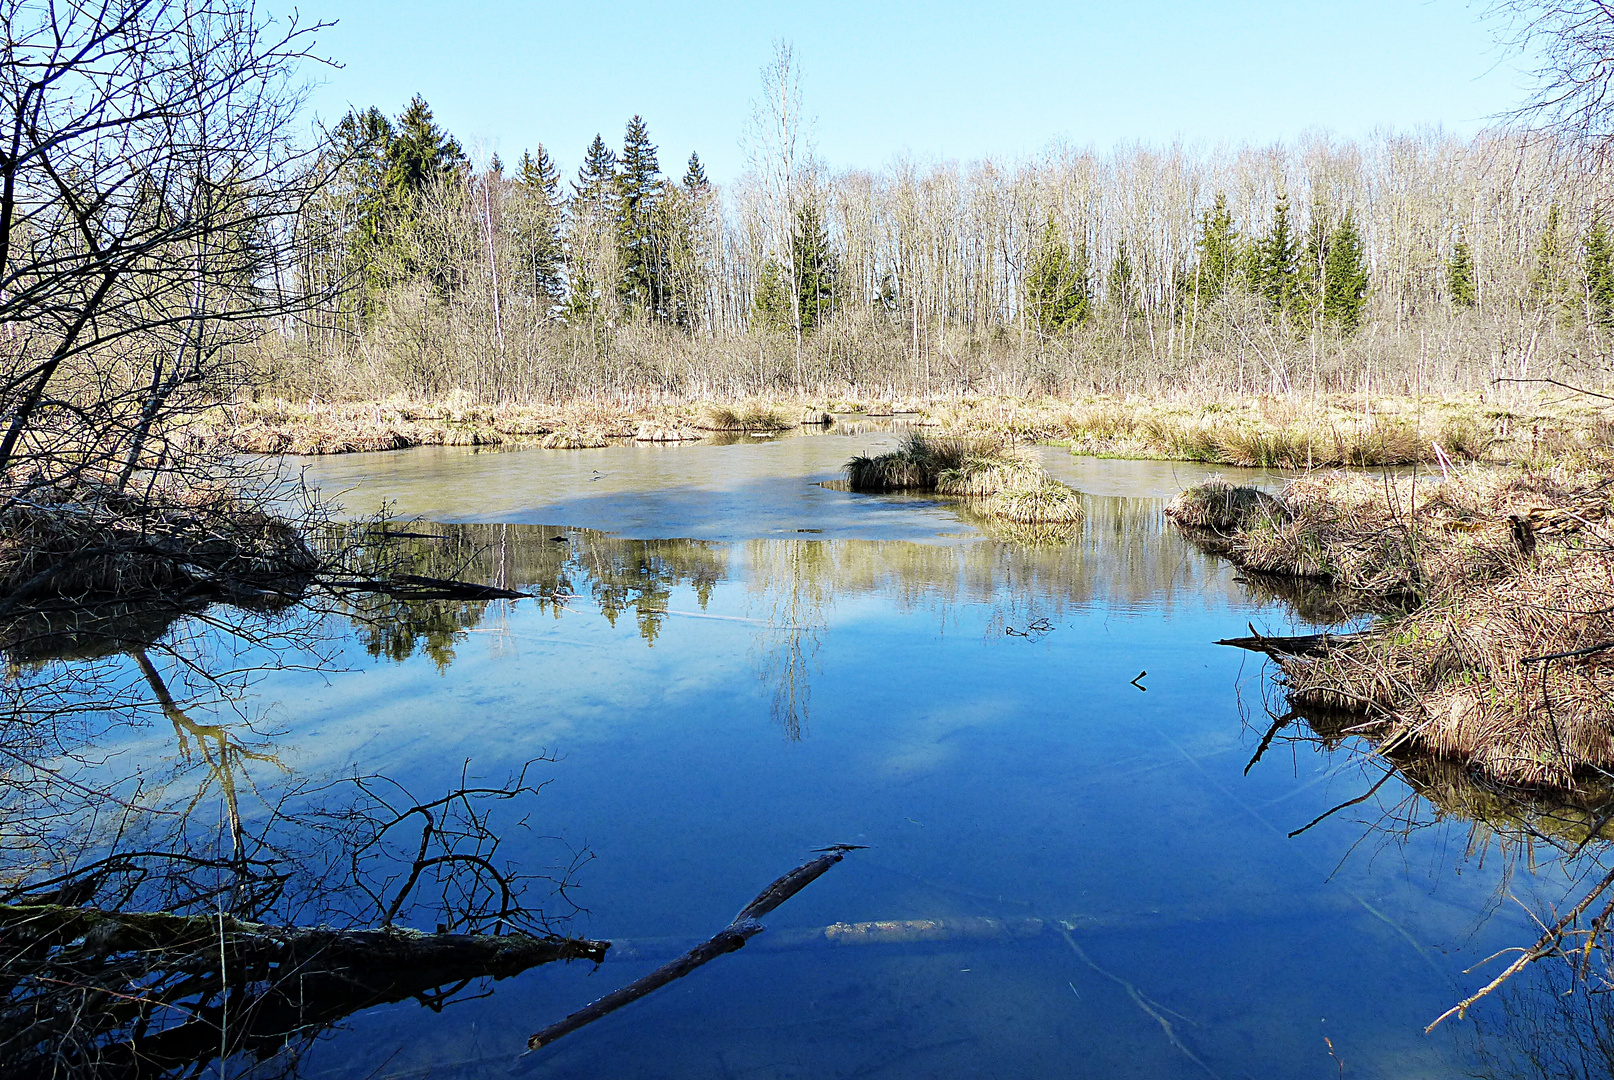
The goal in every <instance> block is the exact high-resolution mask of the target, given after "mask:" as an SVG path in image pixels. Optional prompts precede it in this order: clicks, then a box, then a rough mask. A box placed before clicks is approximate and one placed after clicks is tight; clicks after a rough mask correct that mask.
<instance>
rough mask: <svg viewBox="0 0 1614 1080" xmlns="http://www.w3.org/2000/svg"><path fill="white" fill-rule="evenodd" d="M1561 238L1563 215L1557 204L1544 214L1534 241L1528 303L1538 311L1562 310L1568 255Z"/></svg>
mask: <svg viewBox="0 0 1614 1080" xmlns="http://www.w3.org/2000/svg"><path fill="white" fill-rule="evenodd" d="M1566 248H1567V245H1566V244H1565V243H1564V237H1563V215H1562V212H1561V211H1560V210H1559V209H1558V204H1557V203H1553V204H1552V206H1551V207H1549V208H1548V210H1547V223H1546V225H1544V226H1543V227H1542V229H1541V238H1540V239H1539V240H1537V241H1536V251H1535V265H1534V266H1533V267H1532V269H1531V271H1530V301H1531V303H1534V304H1536V305H1538V306H1540V307H1545V308H1553V307H1562V306H1563V303H1564V299H1565V296H1564V293H1565V284H1566V282H1567V277H1568V275H1567V270H1568V265H1567V264H1568V252H1567V250H1566Z"/></svg>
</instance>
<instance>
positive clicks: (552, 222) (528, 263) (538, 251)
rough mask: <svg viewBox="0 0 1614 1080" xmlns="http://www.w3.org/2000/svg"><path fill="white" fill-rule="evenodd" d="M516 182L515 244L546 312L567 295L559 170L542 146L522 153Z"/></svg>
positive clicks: (534, 295) (534, 293)
mask: <svg viewBox="0 0 1614 1080" xmlns="http://www.w3.org/2000/svg"><path fill="white" fill-rule="evenodd" d="M515 179H516V192H517V194H518V196H519V198H518V200H517V206H518V208H519V213H518V214H517V215H516V217H517V224H516V241H517V245H518V247H519V250H520V251H521V258H522V262H523V263H524V264H525V265H524V269H525V271H526V280H527V284H528V286H529V287H530V288H531V290H532V297H533V299H534V300H535V301H536V302H537V303H538V305H539V307H540V309H541V310H544V311H545V312H547V311H548V309H550V308H552V307H553V306H554V305H556V304H558V303H560V302H561V299H562V298H563V296H564V294H565V275H564V270H563V262H564V257H565V251H564V248H563V247H562V243H561V222H562V218H563V214H564V207H563V205H562V203H561V196H560V170H559V169H557V168H556V167H555V161H554V159H553V158H551V157H550V156H549V151H548V150H546V149H545V148H544V146H543V144H541V143H540V144H539V146H538V153H537V154H536V155H534V154H530V153H527V152H525V151H524V152H523V153H522V155H521V162H520V164H519V165H518V166H517V168H516V178H515Z"/></svg>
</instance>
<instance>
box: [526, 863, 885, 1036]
mask: <svg viewBox="0 0 1614 1080" xmlns="http://www.w3.org/2000/svg"><path fill="white" fill-rule="evenodd" d="M860 846H861V845H858V844H836V845H834V846H833V847H829V848H826V849H824V853H823V854H822V855H820V856H819V857H818V858H816V859H814V860H812V861H811V862H808V863H803V864H802V865H801V866H798V867H796V868H795V869H794V870H792V871H790V873H788V874H786V875H784V876H783V877H781V878H779V879H778V880H777V881H775V882H774V883H773V884H771V885H769V886H768V887H767V888H766V889H763V890H762V891H761V892H760V893H758V894H757V898H756V899H755V900H752V901H751V902H750V903H749V904H747V905H745V907H743V908H741V909H740V913H739V914H738V915H736V916H734V921H733V922H731V923H729V924H728V925H727V926H725V927H724V928H723V929H722V930H719V931H718V932H717V933H716V934H715V935H713V936H712V937H710V938H708V939H707V940H705V941H703V942H701V943H700V944H699V945H697V946H695V947H694V948H693V949H690V950H689V951H688V952H686V953H685V954H684V955H682V956H680V957H679V958H678V959H676V960H674V961H672V962H671V963H667V964H663V965H662V966H661V967H659V968H657V969H656V970H654V971H652V972H651V973H650V974H648V975H645V976H644V977H642V978H639V979H636V980H634V981H633V982H631V983H629V984H628V985H627V986H624V987H623V988H622V989H620V990H617V991H614V992H613V993H610V994H607V995H605V996H604V997H602V998H600V999H599V1000H597V1001H594V1002H591V1003H590V1004H588V1005H585V1006H583V1007H582V1008H581V1009H579V1010H577V1011H576V1012H574V1013H572V1014H571V1015H570V1016H568V1017H566V1018H565V1019H564V1020H560V1021H557V1022H555V1023H553V1024H550V1025H549V1026H548V1027H546V1028H544V1029H543V1030H542V1031H540V1032H538V1033H537V1034H536V1035H533V1036H532V1037H531V1038H529V1039H528V1040H527V1049H528V1050H537V1049H539V1048H540V1047H544V1046H548V1045H549V1044H550V1043H552V1042H554V1041H555V1040H556V1039H558V1038H560V1037H561V1036H562V1035H567V1034H570V1033H571V1032H573V1031H576V1030H577V1029H578V1028H580V1027H583V1026H584V1025H585V1024H591V1023H593V1022H594V1021H596V1020H598V1019H599V1018H600V1017H602V1016H607V1015H609V1014H611V1013H613V1012H615V1011H616V1010H618V1009H620V1008H622V1006H624V1005H627V1004H629V1003H631V1002H634V1001H638V1000H639V999H640V998H642V997H644V996H645V995H646V994H649V993H651V992H652V991H654V990H658V989H660V988H661V987H663V986H666V985H667V984H668V983H670V982H672V981H673V980H675V979H681V978H683V977H684V976H685V975H688V974H689V973H690V972H691V971H694V970H695V969H696V968H698V967H700V966H701V965H702V964H706V963H708V962H710V961H712V960H715V959H717V958H718V957H719V956H722V955H723V954H724V953H731V952H734V951H735V950H737V949H740V948H743V947H744V946H745V943H746V941H747V940H748V939H750V938H752V937H754V936H756V935H757V934H760V933H762V930H763V926H762V924H761V923H759V922H757V919H759V918H760V917H762V916H763V915H766V914H767V913H768V912H770V911H772V910H773V909H774V908H776V907H778V906H779V905H780V904H782V903H784V902H785V901H786V900H789V899H790V898H791V897H792V896H795V895H796V894H797V893H799V892H800V891H801V890H802V889H804V888H806V887H807V886H808V885H810V884H811V883H812V882H814V881H816V880H817V879H818V878H819V876H820V875H822V874H823V873H824V871H826V870H828V869H829V868H830V867H832V866H834V865H835V864H836V863H838V862H840V861H841V860H842V859H843V858H845V857H846V852H848V851H854V850H856V849H858V848H859V847H860Z"/></svg>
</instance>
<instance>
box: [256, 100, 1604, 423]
mask: <svg viewBox="0 0 1614 1080" xmlns="http://www.w3.org/2000/svg"><path fill="white" fill-rule="evenodd" d="M788 93H789V90H788V87H786V91H785V93H784V94H782V95H780V96H782V97H784V98H786V99H787V105H790V103H789V101H788ZM793 110H799V104H795V105H790V107H787V108H776V109H774V110H772V112H771V114H770V113H769V111H768V110H767V109H766V108H765V109H764V110H763V114H762V115H761V117H760V118H759V122H758V124H757V125H756V126H757V127H758V128H759V129H761V130H760V132H753V133H752V138H751V146H752V149H753V153H752V168H751V169H750V170H749V171H748V172H747V173H746V174H745V175H743V176H741V177H740V178H739V179H738V180H737V181H736V182H734V183H733V184H732V185H729V186H727V187H719V186H718V185H716V184H714V183H713V182H711V181H710V180H709V179H708V178H707V176H706V174H705V171H704V169H703V167H702V165H701V162H700V159H699V157H698V156H697V155H691V156H690V158H689V159H688V162H687V164H685V165H684V166H682V167H681V168H677V169H669V170H666V171H664V169H663V166H662V164H661V162H660V160H659V155H658V151H657V147H656V146H655V144H654V142H653V140H652V137H651V133H650V132H649V130H648V128H647V126H646V124H645V122H644V120H643V119H641V118H640V117H637V116H635V117H633V118H632V119H631V120H629V121H628V123H627V126H626V132H625V135H624V138H623V142H622V147H621V149H620V150H614V149H612V148H611V147H610V146H609V145H608V144H607V143H606V141H605V139H604V138H603V137H596V139H595V140H594V142H593V143H592V144H591V145H590V146H589V147H588V148H587V150H586V152H585V153H584V155H583V157H582V164H581V166H580V167H579V168H578V170H577V172H576V173H575V175H574V176H570V177H567V176H563V175H562V174H561V170H560V168H559V167H558V166H557V164H556V161H555V158H554V157H553V155H552V154H551V152H550V151H549V150H548V149H547V148H545V147H542V146H540V147H538V148H536V150H534V151H531V152H526V153H523V154H522V155H521V157H520V159H519V160H517V161H515V162H514V163H509V164H507V163H505V162H502V161H501V160H500V159H499V158H498V157H497V156H495V157H493V158H492V159H491V160H489V161H487V162H486V163H484V164H480V165H477V164H473V163H472V162H471V161H470V160H469V159H468V158H467V155H466V154H465V152H464V150H463V149H462V147H461V144H460V143H459V142H458V141H457V140H456V139H455V138H454V137H453V136H452V135H451V134H449V133H448V132H446V131H444V130H443V129H442V128H441V127H439V126H438V125H437V124H436V123H435V122H434V121H433V118H432V113H431V110H430V107H429V106H428V105H427V103H426V102H424V101H423V100H421V99H419V98H416V99H415V100H414V101H413V102H412V103H411V104H410V105H409V107H408V108H407V109H405V110H404V112H403V113H402V114H401V115H400V116H398V117H397V118H395V119H393V118H389V117H387V116H386V115H384V114H383V113H382V112H381V111H379V110H377V109H369V110H367V111H364V112H355V113H353V114H350V115H349V116H347V117H346V118H344V119H343V120H342V121H341V123H340V124H338V125H337V126H336V127H335V129H334V130H333V131H332V132H331V135H330V145H329V147H328V148H327V149H326V150H325V152H324V153H323V154H322V155H321V157H320V160H319V164H318V166H317V167H318V168H319V169H320V170H323V173H322V177H321V179H322V180H323V181H324V184H325V186H324V188H323V190H322V192H321V194H320V196H319V198H318V200H316V201H315V202H314V203H313V204H311V206H310V208H309V210H308V211H307V213H306V214H305V216H304V219H303V220H302V222H301V226H300V227H301V230H302V232H303V234H304V235H305V236H306V241H305V242H303V243H301V244H300V245H299V249H298V250H299V270H298V272H299V280H300V281H302V282H303V283H305V285H306V287H307V288H308V289H309V290H310V291H311V292H314V293H319V294H320V295H323V296H327V297H330V298H331V300H330V302H327V303H324V304H321V305H319V306H318V307H317V310H315V311H314V312H312V313H311V314H310V316H309V317H307V318H305V319H300V320H298V321H297V322H296V323H295V324H294V325H291V326H288V329H287V330H286V332H285V333H284V334H282V335H280V336H279V337H278V338H277V339H276V340H275V342H274V347H273V348H272V349H266V350H264V355H265V356H266V358H267V359H266V360H265V361H263V362H264V363H265V365H266V372H265V377H266V379H267V380H268V381H269V384H270V385H271V386H273V387H274V388H276V389H283V390H285V391H288V392H291V393H295V394H298V395H299V396H301V395H306V396H310V397H348V396H375V395H380V394H389V393H407V394H411V395H415V396H421V397H437V396H441V395H444V394H446V393H449V392H451V391H454V390H456V389H461V390H464V391H468V392H470V393H472V394H473V395H475V396H477V397H480V398H487V399H499V400H508V399H521V398H532V397H567V396H571V395H577V394H585V395H586V394H591V393H602V392H615V393H620V392H632V393H639V394H645V393H650V394H655V393H669V394H674V395H681V394H692V393H693V394H699V393H712V394H720V395H721V394H736V393H769V392H779V391H784V390H790V389H799V390H804V391H807V392H812V391H815V390H816V391H830V390H833V389H835V388H854V389H857V388H861V389H864V390H870V391H877V390H880V389H884V390H886V391H888V392H892V391H894V392H903V393H913V394H925V393H929V394H945V393H957V392H1011V393H1012V392H1027V391H1032V392H1035V391H1051V392H1069V391H1075V390H1084V391H1094V390H1096V391H1112V392H1114V391H1122V392H1125V391H1131V390H1140V391H1153V390H1156V389H1159V388H1162V387H1175V388H1192V389H1193V390H1195V391H1196V392H1205V391H1207V390H1217V391H1244V392H1252V391H1253V392H1269V393H1285V392H1298V391H1307V392H1312V391H1318V390H1341V391H1351V392H1360V393H1373V392H1377V391H1379V390H1383V391H1385V392H1419V391H1425V390H1426V391H1441V392H1449V391H1452V390H1458V389H1474V388H1478V387H1483V386H1488V385H1490V384H1492V382H1493V380H1494V379H1495V378H1497V377H1499V376H1500V377H1514V378H1529V377H1533V376H1537V375H1542V374H1550V375H1555V376H1564V375H1570V374H1572V375H1574V376H1575V377H1578V378H1587V377H1595V376H1596V375H1597V374H1598V373H1599V372H1600V370H1601V358H1602V355H1603V350H1604V337H1605V336H1606V331H1607V329H1608V328H1609V327H1610V326H1611V325H1614V269H1611V261H1610V260H1611V250H1610V249H1611V241H1610V234H1609V229H1608V226H1607V225H1606V224H1605V222H1604V221H1603V218H1602V216H1601V214H1600V211H1599V207H1600V204H1601V200H1602V191H1603V183H1602V176H1601V173H1600V170H1597V169H1594V168H1592V167H1590V166H1587V165H1586V164H1585V163H1584V161H1582V160H1580V159H1575V158H1572V157H1568V156H1566V155H1560V154H1558V153H1556V152H1555V150H1556V144H1554V143H1553V142H1551V141H1549V140H1532V139H1527V138H1525V137H1523V136H1519V135H1510V134H1503V133H1490V134H1481V135H1479V136H1476V137H1474V138H1472V139H1460V138H1457V137H1454V136H1451V135H1449V134H1445V133H1442V132H1439V131H1422V132H1415V133H1394V132H1384V133H1380V134H1376V135H1374V136H1373V137H1371V138H1369V139H1366V140H1363V141H1347V140H1340V139H1335V138H1331V137H1329V136H1327V135H1323V134H1319V135H1315V136H1312V137H1310V138H1307V139H1305V140H1303V141H1301V142H1299V143H1297V144H1294V145H1275V146H1269V147H1248V146H1245V147H1231V148H1229V147H1211V148H1195V147H1189V146H1184V145H1172V146H1168V147H1150V146H1131V147H1122V148H1118V149H1116V150H1113V151H1111V152H1108V153H1099V152H1096V151H1093V150H1091V149H1078V148H1073V147H1065V146H1059V147H1055V148H1053V149H1051V150H1049V151H1048V152H1047V153H1045V154H1043V155H1042V156H1040V157H1038V158H1036V159H1034V160H1029V161H1024V162H1020V163H1014V164H1005V163H1001V162H996V161H991V160H984V161H976V162H969V163H956V162H928V163H925V162H918V161H914V160H911V159H902V158H899V159H897V160H895V161H894V162H892V163H891V164H889V165H888V166H887V167H885V168H884V169H882V170H880V171H878V172H870V171H864V170H848V171H844V172H839V173H835V172H830V171H828V170H827V169H825V168H824V167H823V166H822V165H821V164H820V163H819V162H817V161H816V160H814V159H813V157H812V156H811V154H810V153H808V152H806V151H805V150H803V149H801V146H802V143H801V140H800V138H799V133H798V132H796V131H794V130H792V129H791V125H792V124H793V123H794V115H795V113H794V112H793ZM679 172H681V173H682V175H681V176H676V178H675V174H676V173H679Z"/></svg>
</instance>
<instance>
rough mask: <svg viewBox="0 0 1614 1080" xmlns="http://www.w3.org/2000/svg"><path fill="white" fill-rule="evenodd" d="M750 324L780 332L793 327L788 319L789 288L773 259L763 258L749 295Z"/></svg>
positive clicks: (761, 328) (756, 327)
mask: <svg viewBox="0 0 1614 1080" xmlns="http://www.w3.org/2000/svg"><path fill="white" fill-rule="evenodd" d="M751 326H752V327H753V328H755V329H759V330H769V331H772V332H774V333H778V334H782V333H784V332H785V331H787V330H791V329H793V328H794V326H793V324H792V323H791V320H790V290H789V289H787V288H785V275H784V274H783V273H782V272H781V271H780V269H779V264H778V263H777V262H776V261H774V260H773V259H767V260H764V261H763V263H762V270H761V272H760V273H759V274H758V276H757V287H756V291H755V292H754V293H752V295H751Z"/></svg>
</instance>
